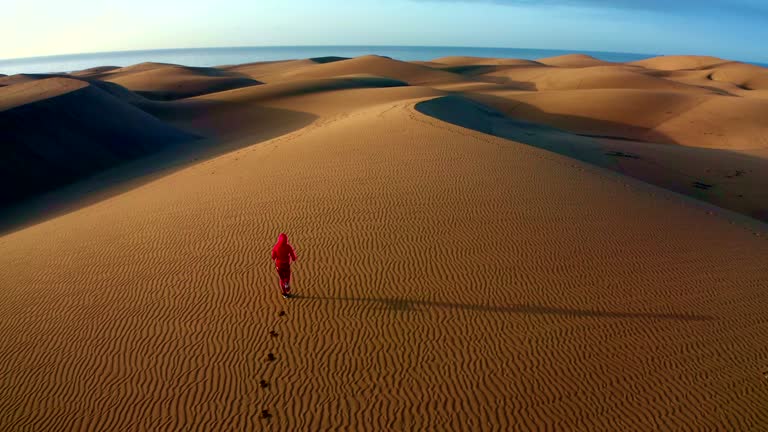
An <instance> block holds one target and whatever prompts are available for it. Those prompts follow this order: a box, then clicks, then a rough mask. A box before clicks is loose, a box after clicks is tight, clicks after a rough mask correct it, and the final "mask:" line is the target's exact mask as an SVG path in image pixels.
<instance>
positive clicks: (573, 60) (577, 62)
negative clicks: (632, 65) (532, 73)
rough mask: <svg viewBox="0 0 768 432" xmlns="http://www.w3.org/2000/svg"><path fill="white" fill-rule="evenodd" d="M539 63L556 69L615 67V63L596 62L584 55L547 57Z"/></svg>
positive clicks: (596, 60)
mask: <svg viewBox="0 0 768 432" xmlns="http://www.w3.org/2000/svg"><path fill="white" fill-rule="evenodd" d="M538 62H539V63H543V64H545V65H550V66H557V67H570V68H579V67H591V66H608V65H615V64H616V63H612V62H607V61H603V60H598V59H596V58H594V57H592V56H589V55H586V54H567V55H562V56H556V57H547V58H542V59H539V60H538Z"/></svg>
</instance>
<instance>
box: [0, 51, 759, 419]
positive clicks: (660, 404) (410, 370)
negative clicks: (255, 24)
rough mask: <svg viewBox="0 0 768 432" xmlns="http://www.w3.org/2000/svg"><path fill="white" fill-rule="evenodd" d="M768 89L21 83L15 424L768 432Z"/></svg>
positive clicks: (417, 81) (234, 81)
mask: <svg viewBox="0 0 768 432" xmlns="http://www.w3.org/2000/svg"><path fill="white" fill-rule="evenodd" d="M767 74H768V70H766V69H764V68H761V67H757V66H751V65H745V64H742V63H738V62H730V61H727V60H722V59H716V58H710V57H690V56H670V57H659V58H655V59H648V60H643V61H640V62H633V63H627V64H623V63H611V62H604V61H600V60H598V59H595V58H593V57H589V56H584V55H569V56H561V57H553V58H548V59H540V60H538V61H530V60H517V59H484V58H477V57H444V58H439V59H435V60H432V61H419V62H405V61H399V60H396V59H391V58H387V57H380V56H364V57H359V58H353V59H346V58H340V57H323V58H314V59H300V60H290V61H280V62H258V63H250V64H245V65H227V66H221V67H218V68H191V67H186V66H181V65H170V64H158V63H142V64H138V65H133V66H128V67H113V66H105V67H99V68H92V69H88V70H84V71H78V72H74V73H72V74H27V75H14V76H10V77H0V156H2V157H0V182H1V183H0V184H2V185H3V186H4V187H3V188H2V192H0V212H1V213H0V223H4V224H5V225H2V229H3V230H4V231H3V232H2V234H0V269H2V271H0V371H3V372H2V373H0V377H2V379H0V430H2V431H6V430H7V431H13V430H35V431H62V430H206V431H207V430H262V429H263V430H273V429H274V430H311V431H317V430H382V431H383V430H452V429H459V430H472V431H475V430H576V431H581V430H586V431H593V430H594V431H597V430H611V431H625V430H626V431H630V430H640V431H651V430H664V431H666V430H768V410H766V401H767V400H768V386H767V385H766V378H767V377H768V375H766V374H768V363H766V359H768V344H766V343H765V341H766V340H768V320H766V318H765V317H766V311H767V310H768V290H766V287H768V266H767V265H766V256H768V225H766V222H767V221H768V188H767V187H766V185H768V82H767V81H766V80H767V79H768V78H766V77H768V75H767ZM198 138H200V139H198ZM193 140H194V142H193ZM164 154H170V155H172V156H174V157H176V156H178V159H174V160H166V159H164V158H163V157H162V155H164ZM145 156H146V157H145ZM280 232H286V233H288V234H289V236H290V238H291V241H292V242H293V244H294V246H295V247H296V249H297V253H298V261H297V262H296V264H295V265H294V279H293V283H292V285H293V290H294V293H295V297H294V298H291V299H288V300H285V299H283V298H281V297H280V296H279V295H278V291H277V287H276V276H275V274H274V268H273V266H272V263H271V262H270V260H269V251H270V248H271V246H272V244H273V242H274V241H275V239H276V237H277V234H278V233H280Z"/></svg>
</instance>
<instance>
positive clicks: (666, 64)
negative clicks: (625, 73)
mask: <svg viewBox="0 0 768 432" xmlns="http://www.w3.org/2000/svg"><path fill="white" fill-rule="evenodd" d="M723 63H727V60H723V59H720V58H717V57H709V56H660V57H653V58H649V59H645V60H638V61H634V62H630V63H629V64H631V65H637V66H642V67H645V68H649V69H658V70H685V69H701V68H706V67H712V66H716V65H720V64H723Z"/></svg>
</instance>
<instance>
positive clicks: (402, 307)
mask: <svg viewBox="0 0 768 432" xmlns="http://www.w3.org/2000/svg"><path fill="white" fill-rule="evenodd" d="M294 299H296V300H306V301H333V302H357V303H365V304H371V305H381V306H384V307H385V308H387V309H389V310H393V311H401V312H411V311H418V309H419V308H437V309H451V310H459V311H470V312H488V313H497V314H526V315H556V316H562V317H571V318H603V319H645V320H673V321H713V320H715V319H716V318H715V317H713V316H710V315H692V314H682V313H654V312H624V311H600V310H592V309H576V308H562V307H550V306H542V305H531V304H513V305H504V306H499V305H483V304H467V303H452V302H440V301H427V300H410V299H407V298H373V297H369V298H365V297H323V296H311V295H294Z"/></svg>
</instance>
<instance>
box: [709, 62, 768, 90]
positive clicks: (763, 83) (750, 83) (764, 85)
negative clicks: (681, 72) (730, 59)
mask: <svg viewBox="0 0 768 432" xmlns="http://www.w3.org/2000/svg"><path fill="white" fill-rule="evenodd" d="M709 79H711V80H713V81H719V82H726V83H732V84H734V85H736V86H738V87H740V88H742V89H744V90H768V70H766V68H763V67H760V66H755V65H748V64H744V63H727V64H724V65H719V66H715V67H713V68H712V73H711V74H710V75H709Z"/></svg>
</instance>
